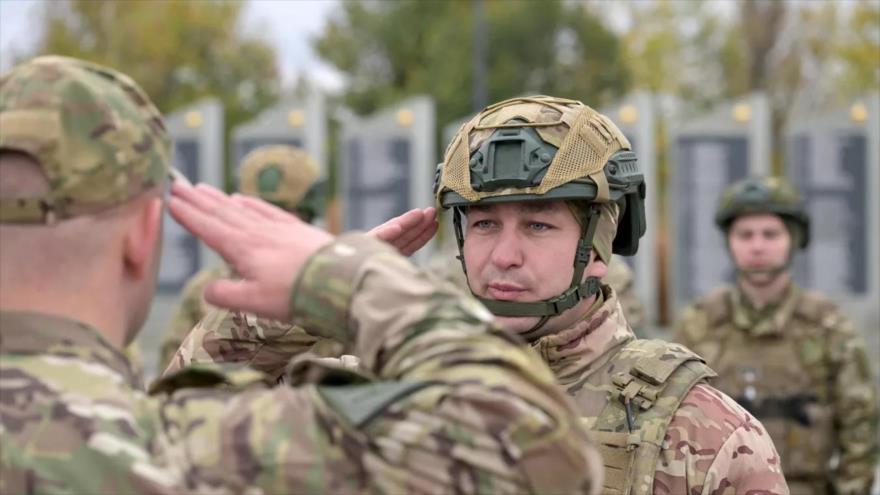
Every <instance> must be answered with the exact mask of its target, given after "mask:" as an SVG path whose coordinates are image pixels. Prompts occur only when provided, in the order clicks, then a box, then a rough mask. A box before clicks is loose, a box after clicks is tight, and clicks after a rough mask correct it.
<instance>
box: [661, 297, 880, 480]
mask: <svg viewBox="0 0 880 495" xmlns="http://www.w3.org/2000/svg"><path fill="white" fill-rule="evenodd" d="M676 339H677V340H678V341H679V342H682V343H683V344H685V345H687V346H689V347H691V348H692V349H694V350H695V351H697V352H699V353H700V354H701V355H702V356H704V357H705V358H706V360H707V362H708V363H709V364H710V365H712V367H713V368H714V369H715V370H717V372H718V375H719V377H718V380H717V382H716V383H715V385H716V386H717V387H718V388H719V389H720V390H723V391H725V392H726V393H728V394H730V395H731V396H732V397H734V398H736V399H737V400H738V401H739V402H740V403H741V404H743V405H744V406H746V408H748V409H750V410H751V411H752V412H753V413H754V415H755V416H757V417H758V419H760V420H761V421H762V422H763V423H764V425H765V426H766V427H767V431H768V432H769V433H770V436H771V437H772V438H773V440H774V442H775V444H776V447H777V448H778V449H779V454H780V457H781V460H782V467H783V470H784V472H785V474H786V478H787V480H788V482H789V486H790V487H791V489H792V493H798V494H800V493H805V494H812V493H816V494H821V493H833V492H836V493H868V490H869V489H870V487H871V484H872V482H873V477H874V470H875V469H876V462H877V455H878V414H877V398H876V389H875V385H874V384H873V382H872V380H871V376H872V375H871V371H870V369H869V366H868V361H867V357H866V352H865V346H864V343H863V342H862V340H861V338H860V337H859V336H858V334H857V332H856V331H855V329H854V328H853V325H852V323H851V322H850V320H849V319H848V318H846V317H845V316H844V315H843V314H842V313H841V312H840V310H839V309H838V308H837V306H836V305H835V304H834V303H832V302H831V301H830V300H828V299H827V298H825V297H823V296H822V295H820V294H818V293H816V292H811V291H803V290H801V289H800V288H798V287H797V286H795V285H793V284H792V285H790V286H789V287H787V288H786V289H785V291H784V293H783V296H782V297H781V298H780V300H779V301H777V302H776V303H775V304H771V305H769V306H768V307H766V308H764V309H763V310H760V311H758V310H756V309H754V308H753V307H752V305H751V304H750V303H749V301H748V300H747V299H746V297H745V295H744V294H743V292H742V291H741V290H740V289H739V288H736V287H723V288H720V289H718V290H716V291H714V292H712V293H710V294H709V295H707V296H706V297H705V298H703V299H701V300H699V301H698V302H696V303H695V304H694V305H693V306H692V307H690V308H688V309H687V310H685V312H684V316H683V318H682V320H681V321H680V322H679V323H678V325H677V327H676ZM835 456H838V457H839V460H838V462H837V463H836V467H834V466H832V462H831V461H832V457H835ZM832 487H833V488H832Z"/></svg>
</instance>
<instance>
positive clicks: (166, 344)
mask: <svg viewBox="0 0 880 495" xmlns="http://www.w3.org/2000/svg"><path fill="white" fill-rule="evenodd" d="M317 179H318V167H317V165H316V164H315V162H314V160H312V158H311V157H310V156H309V155H308V153H306V152H305V151H304V150H301V149H299V148H294V147H291V146H284V145H273V146H263V147H260V148H257V149H255V150H253V151H251V152H250V153H248V154H247V155H246V156H245V157H244V159H243V160H242V162H241V167H240V169H239V177H238V190H239V192H240V193H241V194H244V195H247V196H254V197H258V198H261V199H262V200H264V201H267V202H269V203H272V204H274V205H276V206H278V207H279V208H282V209H284V210H285V211H289V212H291V213H293V214H295V215H296V216H297V217H299V218H300V219H301V220H303V221H305V222H311V221H312V220H313V219H314V218H315V216H316V215H317V213H318V211H320V204H319V203H320V202H321V201H322V200H323V198H322V194H321V189H322V185H323V184H322V183H320V182H316V181H317ZM230 275H231V273H230V271H229V268H228V267H226V266H220V267H215V268H206V269H204V270H202V271H200V272H199V273H197V274H195V275H194V276H193V277H192V278H191V279H190V280H189V282H187V284H186V286H185V287H184V288H183V291H182V292H181V297H180V301H179V302H178V304H177V308H176V309H175V311H174V316H173V317H172V318H171V324H170V325H169V326H168V329H166V330H165V334H164V335H163V336H162V343H161V347H160V351H159V366H158V368H157V369H158V370H159V371H162V370H164V369H165V368H167V367H168V364H169V363H170V362H171V359H172V358H173V357H174V353H175V352H177V349H178V348H179V347H180V344H181V343H182V342H183V339H184V338H185V337H186V334H188V333H189V331H190V330H192V328H193V327H194V326H196V323H198V322H199V321H200V320H201V319H202V318H203V317H204V316H205V315H206V314H207V313H208V310H209V309H210V307H209V305H208V304H207V303H206V302H205V300H204V298H203V297H202V293H203V292H204V290H205V287H206V286H207V285H208V284H210V283H211V282H213V281H215V280H219V279H222V278H227V277H229V276H230ZM298 335H299V336H300V337H302V339H301V341H300V343H299V344H300V345H302V346H304V347H306V348H311V347H312V346H314V345H315V344H316V343H318V342H319V341H318V340H317V339H315V338H314V337H312V336H310V335H308V334H307V333H305V332H299V333H298ZM326 345H328V346H329V347H332V346H330V343H326ZM326 352H330V353H332V350H330V349H328V350H327V351H326Z"/></svg>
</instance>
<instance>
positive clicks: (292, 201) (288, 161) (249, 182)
mask: <svg viewBox="0 0 880 495" xmlns="http://www.w3.org/2000/svg"><path fill="white" fill-rule="evenodd" d="M317 179H318V166H317V164H315V161H314V160H313V159H312V158H311V157H310V156H309V155H308V153H306V152H305V151H304V150H302V149H299V148H294V147H292V146H284V145H276V146H262V147H259V148H257V149H255V150H253V151H251V152H250V153H248V154H247V155H246V156H245V157H244V159H242V162H241V169H240V170H239V176H238V190H239V192H240V193H242V194H245V195H248V196H255V197H258V198H260V199H262V200H263V201H267V202H269V203H272V204H274V205H276V206H278V207H280V208H283V209H285V210H287V211H290V212H292V213H296V214H297V215H298V216H299V217H300V218H301V219H303V220H304V221H306V222H311V221H312V219H313V218H314V217H315V216H317V214H318V213H319V211H320V204H319V203H320V202H321V201H322V200H323V194H322V191H323V183H316V181H317Z"/></svg>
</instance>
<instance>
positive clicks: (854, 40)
mask: <svg viewBox="0 0 880 495" xmlns="http://www.w3.org/2000/svg"><path fill="white" fill-rule="evenodd" d="M839 39H840V41H839V42H838V43H837V46H836V47H835V48H836V53H837V55H838V56H839V57H840V59H841V61H842V66H843V71H842V74H841V76H840V78H839V79H838V85H839V87H840V89H841V91H842V92H843V93H844V94H845V95H847V96H861V95H863V94H864V93H865V92H866V91H867V90H869V89H870V90H874V91H876V90H877V89H878V88H880V3H878V2H877V1H876V0H862V1H860V2H859V3H858V4H857V5H856V6H855V7H854V8H853V11H852V12H851V13H850V16H849V18H848V19H847V24H846V28H845V29H844V30H843V32H842V33H841V36H840V38H839Z"/></svg>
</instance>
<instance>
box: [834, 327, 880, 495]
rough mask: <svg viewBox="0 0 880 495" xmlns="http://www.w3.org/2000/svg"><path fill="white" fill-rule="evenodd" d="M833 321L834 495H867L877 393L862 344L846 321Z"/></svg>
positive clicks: (873, 464) (878, 451)
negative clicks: (836, 456)
mask: <svg viewBox="0 0 880 495" xmlns="http://www.w3.org/2000/svg"><path fill="white" fill-rule="evenodd" d="M830 317H831V316H829V318H830ZM834 317H835V318H837V321H836V322H834V323H831V322H829V325H828V326H829V327H833V328H834V330H833V331H832V338H831V339H830V351H831V357H832V359H833V361H834V363H833V364H834V365H833V367H832V370H833V373H834V386H833V387H831V390H832V394H833V395H832V406H833V408H834V417H835V425H834V426H835V430H836V431H837V442H836V443H837V445H838V447H839V449H840V461H839V462H838V464H837V467H836V469H835V470H834V472H833V474H832V482H833V484H834V486H835V488H836V489H837V492H838V493H868V491H869V490H870V488H871V485H872V483H873V482H874V473H875V469H876V468H877V462H878V456H880V446H878V442H880V440H878V438H880V432H878V423H880V417H878V412H877V407H878V406H877V390H876V385H875V383H874V381H873V379H872V377H873V374H872V373H871V369H870V366H869V363H868V357H867V351H866V349H865V343H864V341H863V340H862V338H861V337H860V336H859V335H858V332H857V331H856V330H855V328H854V326H853V324H852V322H851V321H850V320H849V319H848V318H846V317H845V316H843V315H841V314H839V313H837V314H836V315H834Z"/></svg>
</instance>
